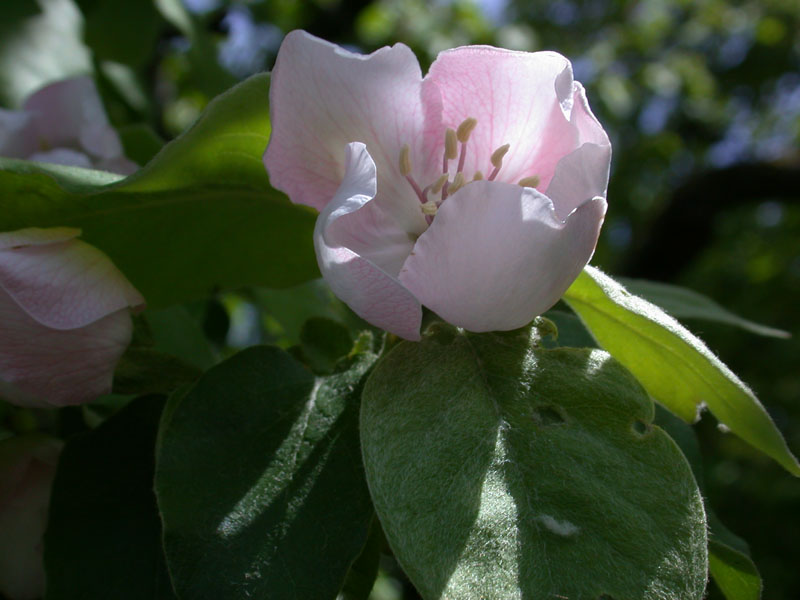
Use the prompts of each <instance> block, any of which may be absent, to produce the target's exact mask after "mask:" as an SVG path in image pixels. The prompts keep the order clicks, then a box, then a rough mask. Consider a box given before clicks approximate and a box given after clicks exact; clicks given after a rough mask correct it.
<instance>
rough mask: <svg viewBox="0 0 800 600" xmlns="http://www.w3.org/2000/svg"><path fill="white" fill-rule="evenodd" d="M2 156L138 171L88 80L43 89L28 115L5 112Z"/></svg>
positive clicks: (0, 119) (29, 102) (28, 105)
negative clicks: (126, 155)
mask: <svg viewBox="0 0 800 600" xmlns="http://www.w3.org/2000/svg"><path fill="white" fill-rule="evenodd" d="M0 156H8V157H11V158H22V159H26V160H34V161H38V162H46V163H55V164H60V165H72V166H76V167H85V168H95V169H100V170H103V171H110V172H112V173H120V174H122V175H129V174H130V173H133V172H134V171H135V170H136V169H137V168H138V166H137V165H136V163H134V162H132V161H130V160H128V159H127V158H125V156H124V155H123V150H122V143H121V142H120V139H119V136H118V135H117V132H116V131H114V129H113V128H112V127H111V125H110V124H109V122H108V117H107V116H106V113H105V110H104V109H103V104H102V102H101V100H100V96H99V95H98V93H97V88H96V87H95V85H94V81H93V80H92V79H91V77H88V76H80V77H74V78H71V79H64V80H62V81H58V82H56V83H52V84H50V85H47V86H45V87H43V88H42V89H40V90H39V91H37V92H35V93H34V94H32V95H31V96H29V97H28V98H27V99H26V100H25V103H24V105H23V108H22V110H18V111H14V110H4V109H0Z"/></svg>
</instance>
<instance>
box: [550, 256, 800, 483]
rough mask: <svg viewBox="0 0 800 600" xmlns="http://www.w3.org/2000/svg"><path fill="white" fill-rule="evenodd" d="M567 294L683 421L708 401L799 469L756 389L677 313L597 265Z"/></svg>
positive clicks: (749, 437)
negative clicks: (630, 288) (677, 317)
mask: <svg viewBox="0 0 800 600" xmlns="http://www.w3.org/2000/svg"><path fill="white" fill-rule="evenodd" d="M564 300H566V301H567V303H568V304H569V305H570V306H571V307H572V309H573V310H574V311H575V312H576V313H578V315H579V316H580V318H581V319H582V320H583V322H584V324H585V325H586V327H587V328H588V329H589V331H590V332H591V333H592V335H593V336H594V337H595V339H596V340H597V341H598V343H599V344H600V345H601V346H602V347H603V348H605V349H606V350H608V352H610V353H611V354H612V355H613V356H614V358H616V359H617V360H618V361H620V362H621V363H622V364H623V365H625V366H626V367H627V368H628V369H630V371H631V372H632V373H633V374H634V375H635V376H636V377H637V379H639V381H640V382H641V383H642V385H643V386H644V387H645V389H646V390H647V392H648V393H649V394H650V395H651V396H652V397H653V398H655V399H656V400H657V401H658V402H660V403H661V404H663V405H664V406H665V407H667V408H668V409H669V410H671V411H672V412H674V413H675V414H677V415H678V416H679V417H681V418H682V419H684V420H685V421H692V420H694V419H695V418H696V415H697V413H698V407H699V406H701V405H706V406H708V408H709V410H711V412H712V413H713V414H714V415H715V416H716V417H717V418H718V419H719V420H720V421H721V422H722V423H724V424H725V425H726V426H727V427H728V428H730V429H731V431H733V432H734V433H736V434H737V435H739V436H740V437H741V438H742V439H744V440H745V441H747V442H749V443H750V444H752V445H753V446H754V447H756V448H758V449H759V450H761V451H762V452H764V453H765V454H767V455H768V456H771V457H772V458H774V459H775V460H776V461H778V462H779V463H780V464H781V465H783V466H784V467H785V468H786V469H787V470H788V471H789V472H791V473H792V474H794V475H800V463H798V462H797V459H796V458H795V457H794V456H793V455H792V453H791V452H790V451H789V448H788V447H787V445H786V442H785V441H784V439H783V437H782V436H781V434H780V432H779V431H778V429H777V428H776V427H775V424H774V423H773V422H772V419H771V418H770V416H769V415H768V414H767V411H766V410H764V407H763V406H762V405H761V403H760V402H759V401H758V399H757V398H756V397H755V395H754V394H753V392H752V391H751V390H750V389H749V388H748V387H747V386H746V385H745V384H744V383H742V382H741V381H740V380H739V378H738V377H736V375H734V374H733V373H732V372H731V370H730V369H729V368H728V367H726V366H725V365H724V364H723V363H722V362H721V361H720V360H719V359H718V358H717V357H716V356H714V354H713V353H712V352H711V351H710V350H709V349H708V348H707V347H706V345H705V344H704V343H703V342H702V341H700V340H699V339H698V338H697V337H695V336H694V335H692V334H691V333H690V332H689V331H688V330H687V329H686V328H685V327H683V326H682V325H681V324H680V323H678V322H677V321H676V320H675V319H673V318H672V317H670V316H669V315H667V314H666V313H665V312H664V311H662V310H661V309H660V308H658V307H657V306H655V305H654V304H651V303H650V302H647V301H646V300H643V299H642V298H638V297H637V296H634V295H632V294H631V293H630V292H628V291H627V290H626V289H625V288H624V287H622V286H621V285H620V284H619V283H617V282H616V281H614V280H613V279H611V278H610V277H609V276H608V275H605V274H604V273H602V272H601V271H599V270H598V269H595V268H593V267H587V268H586V269H584V271H583V272H582V273H581V274H580V275H579V276H578V278H577V279H576V280H575V283H573V284H572V286H571V287H570V288H569V289H568V290H567V293H566V294H565V295H564Z"/></svg>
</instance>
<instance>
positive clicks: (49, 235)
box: [0, 227, 81, 250]
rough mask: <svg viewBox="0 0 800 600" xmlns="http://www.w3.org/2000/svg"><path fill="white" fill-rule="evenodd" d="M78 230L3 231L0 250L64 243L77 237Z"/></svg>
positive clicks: (79, 231) (32, 228)
mask: <svg viewBox="0 0 800 600" xmlns="http://www.w3.org/2000/svg"><path fill="white" fill-rule="evenodd" d="M80 234H81V230H80V229H76V228H75V227H48V228H46V229H40V228H39V227H29V228H27V229H17V230H16V231H5V232H2V233H0V250H6V249H8V248H14V247H16V246H38V245H41V244H45V245H46V244H52V243H54V242H65V241H67V240H71V239H73V238H76V237H78V236H79V235H80Z"/></svg>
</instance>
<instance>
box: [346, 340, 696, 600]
mask: <svg viewBox="0 0 800 600" xmlns="http://www.w3.org/2000/svg"><path fill="white" fill-rule="evenodd" d="M652 418H653V403H652V401H651V400H650V399H649V398H648V396H647V395H646V394H645V393H644V390H642V388H641V386H640V385H639V384H638V383H637V382H636V380H635V379H633V377H631V375H630V374H629V373H628V372H627V371H626V370H625V369H624V368H622V367H621V366H620V365H619V363H617V362H616V361H615V360H614V359H613V358H611V357H610V356H609V355H608V354H607V353H605V352H603V351H601V350H588V349H572V348H568V349H555V350H543V349H538V348H535V347H531V337H530V335H529V334H528V332H527V331H523V330H519V331H515V332H510V333H508V334H502V335H501V334H485V335H458V334H452V333H451V334H449V335H445V334H440V335H433V336H431V337H428V338H426V339H424V340H423V341H422V342H419V343H410V342H403V343H401V344H398V345H397V346H396V347H395V348H393V349H392V350H391V351H390V352H389V354H388V355H387V356H386V357H385V358H384V359H383V360H382V361H381V362H380V363H379V364H378V365H377V366H376V368H375V370H374V371H373V373H372V375H371V376H370V378H369V380H368V381H367V385H366V386H365V389H364V394H363V398H362V411H361V436H362V446H363V454H364V462H365V465H366V472H367V480H368V482H369V486H370V491H371V493H372V498H373V501H374V503H375V508H376V511H377V513H378V516H379V517H380V519H381V523H382V524H383V529H384V531H385V533H386V537H387V540H388V541H389V544H390V545H391V547H392V549H393V550H394V552H395V556H396V557H397V559H398V561H399V562H400V563H401V564H402V565H403V568H404V570H405V571H406V573H407V574H408V575H409V577H410V578H411V580H412V582H414V584H415V585H416V586H417V588H418V589H419V590H420V592H421V593H422V596H423V598H425V599H426V600H433V599H436V598H459V599H461V598H465V599H466V598H475V599H477V598H509V599H511V598H531V599H533V598H581V599H583V598H586V599H597V598H615V599H618V600H622V599H629V598H637V599H652V600H655V599H659V600H661V599H664V598H670V599H672V598H680V599H699V598H700V597H701V596H702V593H703V589H704V587H705V581H706V568H707V563H706V530H705V518H704V514H703V507H702V499H701V497H700V493H699V490H698V489H697V485H696V483H695V481H694V478H693V477H692V474H691V471H690V469H689V466H688V465H687V463H686V460H685V459H684V457H683V455H682V454H681V452H680V450H679V449H678V448H677V446H675V444H674V442H673V441H672V440H671V439H670V438H669V436H667V435H666V434H665V433H664V432H663V431H661V430H660V429H659V428H657V427H654V426H652V425H651V424H650V423H651V421H652Z"/></svg>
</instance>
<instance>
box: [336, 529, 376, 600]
mask: <svg viewBox="0 0 800 600" xmlns="http://www.w3.org/2000/svg"><path fill="white" fill-rule="evenodd" d="M385 543H386V538H385V537H384V535H383V530H382V529H381V525H380V523H379V522H378V519H377V518H373V519H372V524H371V525H370V527H369V535H368V536H367V542H366V544H364V547H363V548H362V549H361V554H359V555H358V558H356V559H355V561H354V562H353V565H352V566H351V567H350V571H349V572H348V573H347V578H346V579H345V581H344V585H342V589H341V591H340V592H339V596H338V598H337V600H368V598H369V594H370V592H371V591H372V588H373V587H374V585H375V579H377V577H378V567H379V566H380V559H381V549H382V548H383V546H384V544H385Z"/></svg>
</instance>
